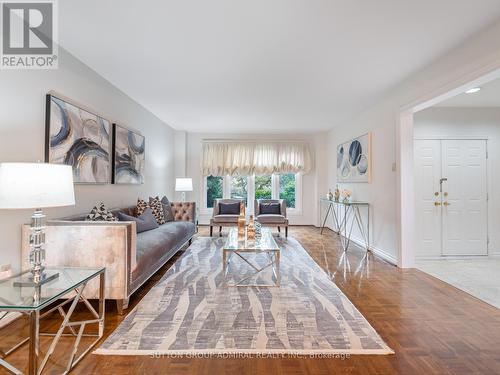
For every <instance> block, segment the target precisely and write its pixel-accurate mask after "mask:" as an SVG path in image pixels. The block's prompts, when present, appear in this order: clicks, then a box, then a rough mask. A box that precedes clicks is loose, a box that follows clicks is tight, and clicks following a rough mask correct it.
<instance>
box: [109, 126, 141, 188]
mask: <svg viewBox="0 0 500 375" xmlns="http://www.w3.org/2000/svg"><path fill="white" fill-rule="evenodd" d="M145 142H146V140H145V138H144V137H143V136H142V135H140V134H138V133H135V132H133V131H132V130H129V129H126V128H124V127H122V126H120V125H117V124H113V144H114V145H115V146H114V154H113V165H114V173H113V183H115V184H143V183H144V170H145V166H146V160H145V155H146V151H145Z"/></svg>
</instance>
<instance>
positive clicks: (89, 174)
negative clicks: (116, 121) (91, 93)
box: [45, 95, 111, 184]
mask: <svg viewBox="0 0 500 375" xmlns="http://www.w3.org/2000/svg"><path fill="white" fill-rule="evenodd" d="M45 161H46V162H48V163H54V164H66V165H71V166H73V178H74V181H75V183H83V184H105V183H109V182H110V180H111V178H110V177H111V122H110V121H108V120H106V119H104V118H102V117H100V116H98V115H96V114H94V113H91V112H89V111H87V110H84V109H82V108H80V107H78V106H76V105H74V104H71V103H69V102H67V101H65V100H63V99H60V98H58V97H56V96H54V95H47V108H46V124H45Z"/></svg>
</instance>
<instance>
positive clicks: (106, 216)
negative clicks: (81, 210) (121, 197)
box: [85, 202, 118, 221]
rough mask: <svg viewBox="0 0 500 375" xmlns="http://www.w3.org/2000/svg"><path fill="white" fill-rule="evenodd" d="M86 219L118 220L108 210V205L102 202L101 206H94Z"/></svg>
mask: <svg viewBox="0 0 500 375" xmlns="http://www.w3.org/2000/svg"><path fill="white" fill-rule="evenodd" d="M85 220H86V221H118V218H117V217H116V216H115V215H113V213H112V212H111V211H109V210H108V208H107V207H106V205H105V204H104V203H102V202H101V204H99V207H97V206H94V208H93V209H92V211H90V213H89V214H88V215H87V217H86V218H85Z"/></svg>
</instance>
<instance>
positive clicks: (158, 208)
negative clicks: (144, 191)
mask: <svg viewBox="0 0 500 375" xmlns="http://www.w3.org/2000/svg"><path fill="white" fill-rule="evenodd" d="M149 207H150V208H151V211H153V215H154V217H155V218H156V222H157V223H158V224H160V225H163V224H165V214H164V213H163V205H162V203H161V201H160V198H158V197H154V198H152V197H149Z"/></svg>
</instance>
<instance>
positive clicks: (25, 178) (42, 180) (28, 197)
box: [0, 163, 75, 209]
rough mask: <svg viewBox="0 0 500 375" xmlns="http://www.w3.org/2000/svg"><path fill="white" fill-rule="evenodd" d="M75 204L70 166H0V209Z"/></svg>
mask: <svg viewBox="0 0 500 375" xmlns="http://www.w3.org/2000/svg"><path fill="white" fill-rule="evenodd" d="M74 204H75V191H74V187H73V169H72V167H71V166H70V165H60V164H45V163H0V209H23V208H33V209H35V208H44V207H61V206H72V205H74Z"/></svg>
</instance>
